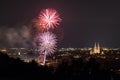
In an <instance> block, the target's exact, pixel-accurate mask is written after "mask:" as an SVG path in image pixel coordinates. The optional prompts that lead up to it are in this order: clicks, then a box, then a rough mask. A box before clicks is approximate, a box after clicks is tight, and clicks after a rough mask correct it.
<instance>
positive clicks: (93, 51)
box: [90, 42, 100, 54]
mask: <svg viewBox="0 0 120 80" xmlns="http://www.w3.org/2000/svg"><path fill="white" fill-rule="evenodd" d="M90 54H100V45H99V43H96V42H95V44H94V48H93V49H92V50H91V51H90Z"/></svg>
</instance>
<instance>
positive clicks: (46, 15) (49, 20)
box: [38, 8, 61, 30]
mask: <svg viewBox="0 0 120 80" xmlns="http://www.w3.org/2000/svg"><path fill="white" fill-rule="evenodd" d="M60 22H61V19H60V15H59V14H58V12H57V11H56V10H55V9H49V8H48V9H44V10H43V11H41V13H40V15H39V17H38V23H39V25H41V27H42V28H43V29H46V30H48V29H50V28H52V29H54V27H57V25H59V23H60Z"/></svg>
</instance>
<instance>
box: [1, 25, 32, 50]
mask: <svg viewBox="0 0 120 80" xmlns="http://www.w3.org/2000/svg"><path fill="white" fill-rule="evenodd" d="M30 46H31V30H30V27H27V26H21V27H19V28H15V27H14V28H9V27H8V26H1V27H0V47H8V48H10V47H27V48H28V47H30Z"/></svg>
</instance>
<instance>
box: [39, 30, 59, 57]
mask: <svg viewBox="0 0 120 80" xmlns="http://www.w3.org/2000/svg"><path fill="white" fill-rule="evenodd" d="M39 41H40V47H39V50H40V52H41V53H43V54H44V53H46V55H48V54H52V53H54V52H55V50H56V44H57V39H56V36H55V34H53V33H51V32H43V33H41V34H40V37H39Z"/></svg>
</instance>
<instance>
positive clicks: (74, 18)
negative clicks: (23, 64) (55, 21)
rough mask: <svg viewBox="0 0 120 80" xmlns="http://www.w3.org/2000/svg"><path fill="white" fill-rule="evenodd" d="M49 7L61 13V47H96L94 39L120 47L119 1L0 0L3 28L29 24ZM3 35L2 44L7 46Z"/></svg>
mask: <svg viewBox="0 0 120 80" xmlns="http://www.w3.org/2000/svg"><path fill="white" fill-rule="evenodd" d="M45 8H55V9H56V10H57V11H58V12H59V13H60V16H61V18H62V22H61V24H60V26H59V27H62V28H63V30H64V39H63V40H62V41H61V43H60V46H61V47H92V46H93V43H94V42H99V43H100V45H101V46H102V47H120V35H119V34H120V2H119V1H115V0H0V29H1V30H5V29H9V28H12V29H16V28H17V27H18V25H28V24H30V23H31V22H32V20H33V19H34V18H36V17H37V16H38V14H39V12H40V11H41V10H42V9H45ZM4 27H6V28H5V29H3V28H4ZM17 29H18V28H17ZM18 30H19V29H18ZM13 31H14V30H13ZM1 34H4V33H0V36H1ZM3 38H4V37H2V36H1V38H0V44H1V43H2V45H3V44H4V45H7V44H5V41H3ZM16 44H17V42H16ZM12 47H14V46H12ZM16 47H17V46H16Z"/></svg>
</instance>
